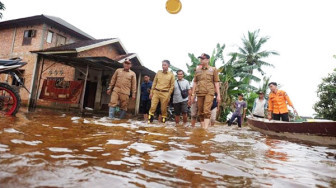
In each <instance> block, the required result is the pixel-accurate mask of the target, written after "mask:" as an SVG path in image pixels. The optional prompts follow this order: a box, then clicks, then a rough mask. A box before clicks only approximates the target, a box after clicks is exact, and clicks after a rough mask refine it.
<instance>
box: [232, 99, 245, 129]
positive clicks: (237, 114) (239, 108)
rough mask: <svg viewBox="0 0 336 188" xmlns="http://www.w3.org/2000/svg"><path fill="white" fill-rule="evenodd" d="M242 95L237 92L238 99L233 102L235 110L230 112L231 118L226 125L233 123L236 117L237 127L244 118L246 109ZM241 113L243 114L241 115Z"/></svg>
mask: <svg viewBox="0 0 336 188" xmlns="http://www.w3.org/2000/svg"><path fill="white" fill-rule="evenodd" d="M243 97H244V95H243V94H241V93H239V94H238V100H236V102H235V103H234V107H235V109H236V110H235V111H234V112H233V114H232V117H231V119H230V120H229V122H228V126H231V124H232V123H233V121H234V120H235V119H236V118H237V122H238V127H241V124H242V121H243V120H244V118H245V114H246V109H247V104H246V102H245V101H244V98H243ZM242 113H243V115H242Z"/></svg>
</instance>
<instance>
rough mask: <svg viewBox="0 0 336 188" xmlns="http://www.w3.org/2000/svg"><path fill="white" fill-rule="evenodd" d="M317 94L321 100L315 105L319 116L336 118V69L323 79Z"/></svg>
mask: <svg viewBox="0 0 336 188" xmlns="http://www.w3.org/2000/svg"><path fill="white" fill-rule="evenodd" d="M317 96H318V97H319V101H318V102H317V103H315V105H314V110H315V111H316V113H317V118H323V119H331V120H336V69H334V71H333V72H332V73H331V74H329V75H328V76H327V77H326V78H323V79H322V83H321V84H319V86H318V89H317Z"/></svg>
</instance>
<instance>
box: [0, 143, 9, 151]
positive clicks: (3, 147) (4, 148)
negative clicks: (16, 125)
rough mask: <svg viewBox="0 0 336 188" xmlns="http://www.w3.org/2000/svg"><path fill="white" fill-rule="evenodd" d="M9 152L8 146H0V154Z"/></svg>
mask: <svg viewBox="0 0 336 188" xmlns="http://www.w3.org/2000/svg"><path fill="white" fill-rule="evenodd" d="M5 151H9V149H8V146H7V145H4V144H0V152H5Z"/></svg>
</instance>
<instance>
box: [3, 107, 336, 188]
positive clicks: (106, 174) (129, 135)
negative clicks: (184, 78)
mask: <svg viewBox="0 0 336 188" xmlns="http://www.w3.org/2000/svg"><path fill="white" fill-rule="evenodd" d="M335 155H336V147H326V146H317V145H310V144H309V143H303V142H297V141H288V140H285V139H279V138H271V137H267V136H265V135H262V134H261V133H259V132H255V131H252V130H251V129H249V128H248V127H243V128H242V129H238V128H237V127H236V126H232V127H228V126H226V125H221V124H216V126H215V127H211V128H210V129H209V130H207V131H205V130H202V129H199V128H188V127H187V128H185V127H183V126H177V127H175V126H174V123H173V122H168V123H167V124H166V125H165V126H164V125H163V124H159V123H156V124H155V123H154V124H151V125H148V124H147V123H144V122H143V121H139V120H124V121H111V120H108V119H106V118H105V117H99V116H97V117H95V116H86V117H80V116H79V115H78V114H75V113H71V112H59V111H58V112H57V111H51V110H45V109H43V110H41V109H39V110H37V111H36V112H31V113H26V112H22V111H21V112H20V113H19V114H18V115H17V117H0V187H90V188H91V187H231V186H233V187H336V158H335Z"/></svg>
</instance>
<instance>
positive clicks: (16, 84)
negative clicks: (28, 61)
mask: <svg viewBox="0 0 336 188" xmlns="http://www.w3.org/2000/svg"><path fill="white" fill-rule="evenodd" d="M15 73H16V75H17V76H18V77H19V79H20V81H21V83H22V84H23V85H24V82H25V79H24V77H23V74H24V70H16V71H15ZM12 85H13V86H20V84H19V82H18V81H17V80H16V79H15V78H14V77H13V80H12Z"/></svg>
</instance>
